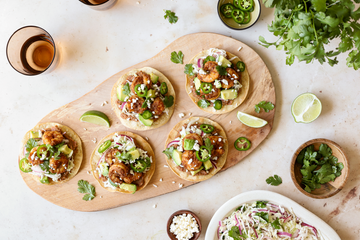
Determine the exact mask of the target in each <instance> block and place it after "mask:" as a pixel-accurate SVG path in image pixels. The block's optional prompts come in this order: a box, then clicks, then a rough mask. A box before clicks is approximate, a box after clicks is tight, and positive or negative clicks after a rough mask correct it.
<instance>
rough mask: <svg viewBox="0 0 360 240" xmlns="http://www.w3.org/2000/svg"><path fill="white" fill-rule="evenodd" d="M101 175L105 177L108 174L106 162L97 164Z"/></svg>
mask: <svg viewBox="0 0 360 240" xmlns="http://www.w3.org/2000/svg"><path fill="white" fill-rule="evenodd" d="M99 167H100V172H101V175H103V176H105V177H107V176H109V168H108V166H107V165H106V162H102V163H100V164H99Z"/></svg>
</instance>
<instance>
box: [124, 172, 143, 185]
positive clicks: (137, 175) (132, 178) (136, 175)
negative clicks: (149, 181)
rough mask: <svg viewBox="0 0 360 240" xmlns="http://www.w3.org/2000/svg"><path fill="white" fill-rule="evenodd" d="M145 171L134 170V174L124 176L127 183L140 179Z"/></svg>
mask: <svg viewBox="0 0 360 240" xmlns="http://www.w3.org/2000/svg"><path fill="white" fill-rule="evenodd" d="M142 175H143V173H138V172H134V174H129V175H127V176H126V177H124V181H125V182H126V183H132V182H135V181H137V180H139V179H140V178H141V177H142Z"/></svg>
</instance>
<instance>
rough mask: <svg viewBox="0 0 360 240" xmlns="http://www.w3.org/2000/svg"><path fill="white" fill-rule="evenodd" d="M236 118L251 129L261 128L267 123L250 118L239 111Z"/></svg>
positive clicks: (259, 119)
mask: <svg viewBox="0 0 360 240" xmlns="http://www.w3.org/2000/svg"><path fill="white" fill-rule="evenodd" d="M237 118H238V119H239V121H240V122H242V123H243V124H245V125H246V126H248V127H252V128H261V127H263V126H265V125H266V124H267V123H268V122H267V121H265V120H264V119H261V118H258V117H254V116H251V115H249V114H247V113H243V112H240V111H239V112H237Z"/></svg>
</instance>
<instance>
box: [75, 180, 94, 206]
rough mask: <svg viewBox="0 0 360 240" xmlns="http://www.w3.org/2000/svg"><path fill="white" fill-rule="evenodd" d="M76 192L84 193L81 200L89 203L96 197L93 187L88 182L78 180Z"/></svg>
mask: <svg viewBox="0 0 360 240" xmlns="http://www.w3.org/2000/svg"><path fill="white" fill-rule="evenodd" d="M78 186H79V188H78V191H79V193H86V194H85V195H84V197H83V200H85V201H90V200H93V199H94V197H95V196H96V193H95V187H94V186H93V185H91V184H90V183H89V182H88V181H85V180H79V181H78Z"/></svg>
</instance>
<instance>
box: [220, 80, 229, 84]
mask: <svg viewBox="0 0 360 240" xmlns="http://www.w3.org/2000/svg"><path fill="white" fill-rule="evenodd" d="M221 82H222V83H224V84H225V85H229V82H228V81H227V80H225V79H223V80H221Z"/></svg>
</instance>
